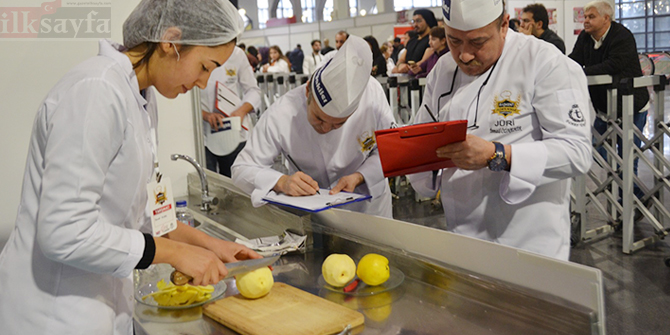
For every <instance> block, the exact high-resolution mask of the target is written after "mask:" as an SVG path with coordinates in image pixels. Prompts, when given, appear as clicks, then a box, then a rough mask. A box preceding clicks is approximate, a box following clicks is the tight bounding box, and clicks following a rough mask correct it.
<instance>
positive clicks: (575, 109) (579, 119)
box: [567, 104, 586, 127]
mask: <svg viewBox="0 0 670 335" xmlns="http://www.w3.org/2000/svg"><path fill="white" fill-rule="evenodd" d="M567 122H568V123H569V124H571V125H573V126H578V127H584V126H586V120H584V114H583V113H582V110H581V109H579V105H578V104H574V105H572V108H570V111H568V120H567Z"/></svg>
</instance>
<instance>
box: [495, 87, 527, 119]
mask: <svg viewBox="0 0 670 335" xmlns="http://www.w3.org/2000/svg"><path fill="white" fill-rule="evenodd" d="M511 96H512V92H510V91H503V92H502V93H500V97H498V96H497V95H496V96H495V98H493V110H492V111H493V113H492V114H498V115H500V116H503V117H505V118H507V117H508V116H510V115H514V114H520V113H519V104H520V103H521V94H519V96H517V100H512V98H511Z"/></svg>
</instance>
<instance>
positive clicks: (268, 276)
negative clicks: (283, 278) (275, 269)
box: [235, 267, 275, 299]
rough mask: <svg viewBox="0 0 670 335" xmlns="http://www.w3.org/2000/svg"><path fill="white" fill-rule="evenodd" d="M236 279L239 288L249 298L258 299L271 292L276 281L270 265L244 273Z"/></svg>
mask: <svg viewBox="0 0 670 335" xmlns="http://www.w3.org/2000/svg"><path fill="white" fill-rule="evenodd" d="M235 279H236V281H237V290H238V291H240V294H242V296H243V297H245V298H247V299H257V298H260V297H262V296H264V295H266V294H268V293H270V289H272V285H274V283H275V280H274V278H273V277H272V271H270V269H269V268H268V267H263V268H260V269H256V270H254V271H251V272H247V273H243V274H241V275H238V276H236V277H235Z"/></svg>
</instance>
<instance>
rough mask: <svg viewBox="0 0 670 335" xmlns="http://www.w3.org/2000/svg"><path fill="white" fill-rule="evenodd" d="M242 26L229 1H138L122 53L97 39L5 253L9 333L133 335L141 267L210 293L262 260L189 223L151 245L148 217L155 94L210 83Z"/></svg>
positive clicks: (30, 168)
mask: <svg viewBox="0 0 670 335" xmlns="http://www.w3.org/2000/svg"><path fill="white" fill-rule="evenodd" d="M242 28H243V23H242V19H241V17H240V15H239V13H238V12H237V9H236V8H235V7H234V6H233V5H232V4H230V2H228V1H220V0H200V1H198V2H197V3H196V2H194V1H188V0H173V1H158V0H143V1H141V2H140V3H139V4H138V6H137V7H136V8H135V9H134V10H133V12H132V13H130V16H129V17H128V19H127V20H126V21H125V23H124V24H123V41H124V45H119V44H116V43H114V42H111V41H109V40H101V41H100V43H99V44H100V51H99V54H98V56H96V57H92V58H90V59H88V60H86V61H84V62H82V63H81V64H79V65H77V66H75V67H74V68H72V69H71V70H70V71H69V72H68V73H67V74H66V75H65V76H64V77H63V78H62V79H61V80H60V81H59V82H58V83H56V85H55V86H54V87H53V88H52V89H51V91H50V92H49V93H48V94H47V96H46V98H45V99H44V101H43V102H42V103H41V104H40V107H39V109H38V111H37V115H36V117H35V122H34V127H33V132H32V135H31V141H30V147H29V150H28V159H27V162H26V170H25V175H24V182H23V190H22V192H21V201H20V205H19V210H18V214H17V217H16V226H15V228H14V231H13V232H12V234H11V235H10V237H9V240H8V241H7V244H6V245H5V247H4V249H3V251H2V253H1V254H0V283H2V284H3V285H4V286H5V289H2V290H0V323H2V332H3V334H101V335H111V334H114V335H132V334H133V308H134V303H135V302H134V299H133V270H134V269H144V268H147V267H148V266H149V265H150V264H158V263H168V264H170V265H172V266H173V267H175V268H176V269H177V270H179V271H181V272H183V273H185V274H187V275H190V276H192V277H193V284H194V285H207V284H216V283H218V282H219V281H220V280H222V279H223V278H224V277H225V275H226V274H227V273H228V271H227V269H226V267H225V265H224V262H234V261H237V260H240V259H246V258H259V257H260V255H258V254H257V253H255V252H253V251H251V250H250V249H248V248H246V247H244V246H242V245H239V244H236V243H232V242H228V241H223V240H220V239H217V238H214V237H211V236H209V235H207V234H205V233H204V232H202V231H200V230H197V229H195V228H192V227H190V226H188V225H186V224H183V223H181V222H177V224H176V229H174V230H171V231H169V232H168V233H167V234H165V235H162V236H160V237H159V236H152V235H153V234H152V231H155V230H156V229H159V228H158V227H154V228H153V229H152V224H151V218H150V217H149V215H151V214H150V213H151V209H152V207H153V206H152V204H154V203H155V200H156V196H155V195H154V194H153V192H152V191H153V190H155V188H154V189H152V190H151V191H147V188H152V187H154V185H156V187H158V185H161V184H166V181H165V180H166V179H167V178H160V172H159V169H158V157H156V155H157V152H158V149H157V139H156V136H157V135H156V134H157V129H156V128H157V126H158V119H157V117H158V112H157V103H156V91H157V92H158V93H160V94H161V95H163V96H165V97H167V98H170V99H172V98H176V97H177V96H178V95H179V94H185V93H187V92H188V91H189V90H190V89H191V88H193V87H194V86H198V87H201V88H204V87H205V85H206V84H207V80H208V78H209V75H210V71H212V70H213V69H215V68H216V67H218V66H220V64H223V63H225V62H226V60H227V59H228V57H229V56H230V54H231V53H232V52H233V49H235V48H236V47H235V42H234V40H235V37H237V36H238V35H239V34H240V33H241V32H242ZM37 80H39V78H38V79H37ZM185 116H186V113H185ZM158 179H160V180H161V182H160V183H158V182H157V180H158ZM165 186H166V187H167V186H168V185H165ZM167 191H168V192H172V188H171V186H170V187H169V188H167ZM168 196H169V195H168ZM150 198H151V199H152V201H148V200H149V199H150ZM171 228H174V227H171ZM8 286H11V287H12V289H7V287H8Z"/></svg>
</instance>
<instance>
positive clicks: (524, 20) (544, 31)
mask: <svg viewBox="0 0 670 335" xmlns="http://www.w3.org/2000/svg"><path fill="white" fill-rule="evenodd" d="M519 32H520V33H524V34H526V35H533V36H535V37H537V38H539V39H541V40H543V41H546V42H549V43H551V44H553V45H555V46H556V47H557V48H558V50H561V52H562V53H563V54H565V43H563V39H562V38H561V37H560V36H558V35H557V34H556V33H555V32H554V31H553V30H551V29H549V15H548V13H547V9H546V8H544V5H543V4H541V3H534V4H530V5H528V6H526V7H524V8H523V13H521V26H519Z"/></svg>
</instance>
